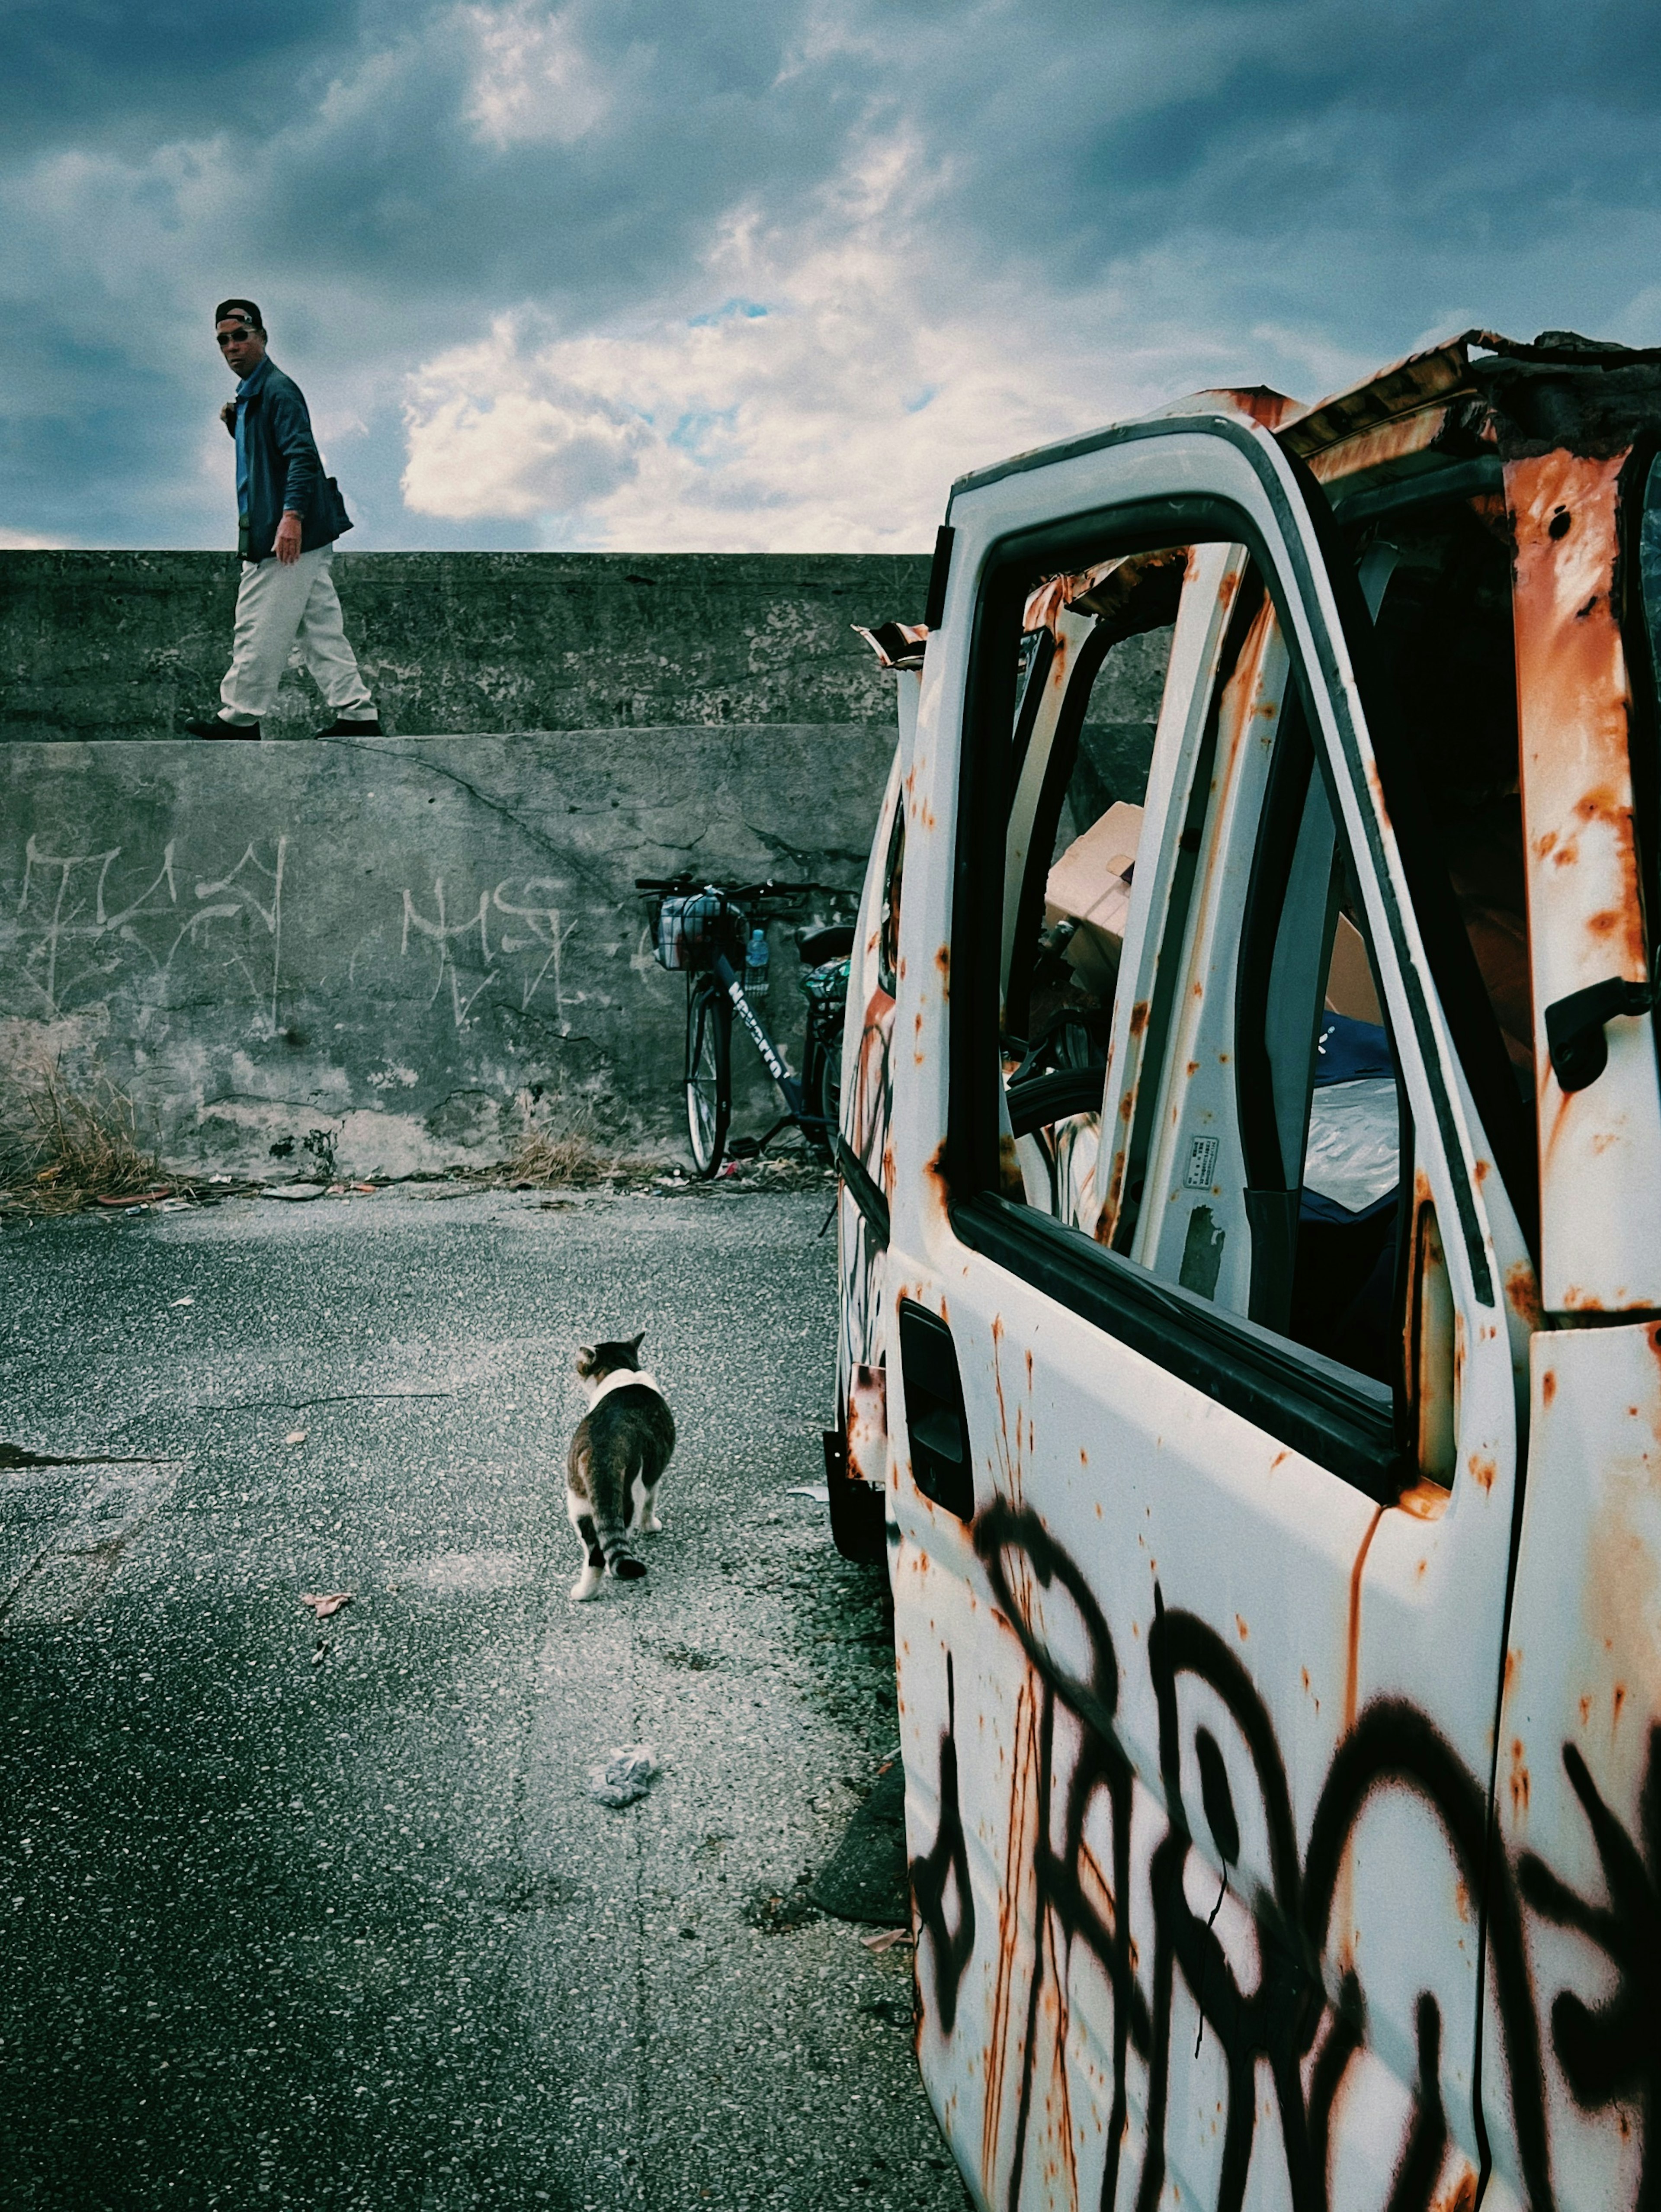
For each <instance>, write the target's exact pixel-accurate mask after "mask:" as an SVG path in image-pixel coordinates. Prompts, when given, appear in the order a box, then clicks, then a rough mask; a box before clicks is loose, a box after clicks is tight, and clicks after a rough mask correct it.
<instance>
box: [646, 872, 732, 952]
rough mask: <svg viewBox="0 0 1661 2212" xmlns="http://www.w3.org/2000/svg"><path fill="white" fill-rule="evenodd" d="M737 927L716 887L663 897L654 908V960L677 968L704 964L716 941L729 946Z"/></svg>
mask: <svg viewBox="0 0 1661 2212" xmlns="http://www.w3.org/2000/svg"><path fill="white" fill-rule="evenodd" d="M736 928H737V915H736V912H735V909H734V908H732V907H730V905H729V904H728V903H727V901H726V900H725V899H724V898H723V896H721V894H720V892H719V891H707V890H706V891H693V892H690V893H688V894H687V895H685V896H677V897H673V898H666V899H665V900H664V902H663V904H662V905H661V906H660V907H659V908H658V941H657V944H656V945H655V946H654V947H653V950H654V951H655V952H656V955H657V958H658V965H659V966H660V967H663V968H668V969H671V970H675V971H677V972H678V971H679V970H680V969H685V968H707V967H708V966H709V964H710V962H711V960H712V957H713V956H714V953H715V950H716V947H717V945H722V946H730V942H731V939H732V937H733V934H734V932H735V930H736Z"/></svg>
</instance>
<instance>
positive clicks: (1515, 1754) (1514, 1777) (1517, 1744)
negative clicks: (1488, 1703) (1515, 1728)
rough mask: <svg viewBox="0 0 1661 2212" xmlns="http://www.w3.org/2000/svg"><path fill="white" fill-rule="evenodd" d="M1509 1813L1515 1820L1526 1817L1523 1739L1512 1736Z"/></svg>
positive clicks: (1526, 1787)
mask: <svg viewBox="0 0 1661 2212" xmlns="http://www.w3.org/2000/svg"><path fill="white" fill-rule="evenodd" d="M1510 1779H1511V1814H1512V1820H1513V1821H1515V1822H1521V1821H1524V1820H1527V1818H1528V1762H1527V1760H1526V1759H1525V1756H1524V1752H1523V1739H1522V1738H1521V1736H1513V1737H1512V1741H1511V1778H1510Z"/></svg>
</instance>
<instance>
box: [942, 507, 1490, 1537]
mask: <svg viewBox="0 0 1661 2212" xmlns="http://www.w3.org/2000/svg"><path fill="white" fill-rule="evenodd" d="M1204 543H1213V544H1215V543H1222V544H1239V545H1241V546H1243V547H1244V548H1245V549H1246V552H1247V554H1248V555H1249V556H1250V558H1251V560H1252V564H1253V568H1254V569H1255V571H1256V574H1258V577H1259V578H1260V579H1261V583H1262V587H1263V589H1264V592H1265V593H1266V594H1267V596H1268V597H1269V598H1270V601H1271V602H1272V604H1273V605H1274V606H1275V608H1276V617H1277V620H1278V621H1279V623H1280V625H1281V629H1282V635H1283V636H1284V638H1285V641H1286V644H1287V648H1288V655H1289V659H1290V671H1289V675H1288V683H1289V684H1293V685H1295V686H1296V687H1297V688H1298V690H1299V691H1300V695H1301V699H1302V705H1303V710H1304V713H1305V715H1306V719H1307V721H1308V725H1309V728H1310V732H1311V737H1312V742H1313V744H1314V752H1315V758H1316V761H1317V763H1318V764H1319V766H1320V772H1321V773H1322V774H1323V775H1324V776H1325V775H1328V774H1330V764H1329V763H1325V758H1324V749H1323V748H1322V746H1321V744H1320V743H1319V741H1318V738H1317V737H1316V735H1315V732H1317V731H1318V727H1319V722H1318V717H1317V715H1316V713H1315V708H1314V702H1313V700H1312V697H1311V696H1309V677H1308V674H1307V671H1306V669H1305V667H1304V665H1303V658H1302V653H1301V650H1300V644H1299V641H1298V637H1297V633H1296V631H1295V629H1294V626H1293V624H1292V623H1291V622H1290V621H1289V619H1288V609H1287V605H1286V593H1287V590H1288V580H1287V578H1286V577H1285V576H1284V575H1283V574H1282V573H1281V572H1280V570H1279V568H1278V567H1277V565H1276V562H1275V561H1274V560H1273V559H1271V558H1270V555H1269V552H1268V550H1267V548H1266V547H1265V546H1264V543H1263V541H1262V538H1261V535H1260V533H1259V532H1258V530H1257V528H1256V526H1255V525H1254V524H1253V522H1252V520H1251V519H1250V518H1249V517H1248V516H1247V515H1246V513H1243V512H1242V511H1241V510H1240V508H1239V507H1236V506H1235V505H1234V503H1233V501H1228V500H1224V499H1222V498H1219V497H1214V496H1207V495H1198V496H1193V497H1184V498H1181V499H1163V500H1155V501H1143V502H1131V503H1126V504H1124V505H1116V506H1114V507H1108V508H1104V509H1099V510H1096V511H1094V512H1093V513H1084V514H1076V515H1073V516H1070V517H1067V518H1065V519H1064V520H1060V521H1057V522H1051V523H1046V524H1043V525H1040V526H1037V527H1035V528H1027V529H1022V530H1018V531H1015V532H1009V533H1006V534H1005V535H1004V536H1003V537H1002V538H998V539H997V541H995V542H994V544H992V545H991V547H990V548H989V549H988V550H987V553H986V556H985V561H984V562H983V564H982V568H981V571H980V574H979V579H978V587H977V592H976V599H975V607H974V616H973V627H972V633H971V644H970V657H969V669H968V678H967V687H966V692H965V701H964V716H963V757H962V763H961V780H960V804H959V819H958V843H957V849H956V852H955V856H954V859H955V867H954V884H955V896H954V902H953V925H952V951H951V974H952V977H953V984H954V987H953V990H952V994H951V998H950V1001H949V1070H950V1082H949V1102H948V1123H947V1136H946V1149H945V1165H946V1171H947V1182H948V1190H949V1200H948V1204H949V1218H950V1220H951V1224H952V1227H953V1230H954V1232H955V1235H956V1236H957V1237H958V1238H959V1240H960V1241H961V1243H964V1244H966V1245H967V1246H968V1247H969V1248H970V1249H972V1250H975V1251H978V1252H979V1253H981V1254H982V1255H983V1256H985V1258H987V1259H990V1260H991V1261H994V1262H996V1263H997V1264H998V1265H1000V1266H1003V1267H1008V1268H1009V1270H1010V1272H1011V1273H1015V1274H1017V1275H1019V1276H1021V1278H1022V1279H1025V1280H1027V1281H1028V1282H1029V1283H1031V1284H1032V1285H1033V1286H1034V1288H1036V1289H1038V1290H1040V1291H1042V1292H1043V1293H1045V1294H1046V1296H1049V1297H1054V1298H1055V1299H1056V1300H1057V1301H1058V1303H1059V1304H1063V1305H1064V1306H1066V1307H1067V1308H1069V1309H1070V1310H1071V1311H1073V1312H1075V1313H1076V1314H1078V1315H1079V1316H1080V1317H1081V1318H1082V1319H1083V1320H1086V1321H1088V1322H1092V1323H1093V1324H1094V1325H1095V1326H1096V1327H1099V1328H1102V1329H1104V1330H1105V1331H1106V1333H1107V1334H1110V1335H1112V1336H1113V1337H1114V1338H1115V1339H1117V1340H1118V1341H1120V1342H1122V1343H1125V1344H1126V1345H1127V1346H1130V1347H1131V1348H1132V1349H1134V1350H1136V1351H1137V1352H1142V1353H1143V1354H1144V1355H1145V1356H1147V1357H1149V1358H1152V1359H1154V1360H1155V1362H1156V1363H1157V1364H1159V1365H1160V1366H1161V1367H1163V1368H1164V1369H1165V1370H1167V1372H1169V1373H1171V1374H1173V1375H1174V1376H1177V1377H1178V1378H1179V1379H1180V1380H1182V1381H1184V1382H1186V1383H1190V1384H1191V1386H1192V1387H1194V1388H1196V1389H1198V1390H1200V1391H1201V1392H1202V1393H1203V1395H1206V1396H1207V1397H1209V1398H1212V1399H1214V1400H1215V1401H1217V1402H1219V1403H1222V1404H1225V1405H1228V1406H1229V1407H1231V1408H1232V1409H1233V1410H1234V1411H1236V1412H1238V1413H1241V1414H1243V1415H1244V1416H1245V1417H1246V1419H1249V1420H1251V1421H1252V1422H1253V1423H1254V1425H1257V1426H1258V1428H1260V1429H1263V1430H1264V1431H1267V1432H1269V1433H1270V1434H1271V1435H1274V1436H1276V1437H1278V1438H1279V1439H1280V1440H1281V1441H1282V1442H1283V1443H1288V1444H1289V1445H1291V1446H1292V1447H1293V1448H1294V1449H1297V1450H1300V1451H1302V1452H1304V1453H1305V1454H1306V1455H1307V1456H1308V1457H1310V1458H1311V1459H1312V1460H1314V1461H1315V1462H1318V1464H1320V1465H1321V1466H1323V1467H1325V1468H1327V1469H1328V1470H1329V1471H1330V1472H1331V1473H1332V1474H1334V1475H1336V1476H1337V1477H1339V1478H1340V1479H1341V1480H1343V1481H1345V1482H1347V1483H1349V1484H1351V1485H1352V1486H1355V1487H1356V1488H1358V1489H1360V1490H1361V1491H1362V1492H1364V1493H1365V1494H1366V1495H1367V1496H1368V1497H1370V1498H1373V1499H1375V1500H1376V1501H1378V1502H1379V1503H1381V1504H1391V1503H1393V1502H1394V1501H1395V1499H1396V1498H1397V1497H1398V1496H1399V1494H1400V1492H1401V1491H1402V1489H1403V1486H1406V1485H1408V1484H1410V1483H1411V1482H1412V1481H1413V1480H1414V1479H1415V1468H1413V1466H1412V1464H1411V1462H1410V1461H1409V1458H1408V1457H1407V1455H1405V1454H1404V1453H1403V1449H1402V1443H1403V1436H1404V1433H1405V1428H1404V1408H1403V1404H1402V1402H1401V1401H1402V1398H1403V1390H1402V1387H1401V1384H1400V1383H1398V1384H1397V1387H1396V1388H1395V1389H1391V1388H1389V1387H1387V1386H1385V1385H1384V1384H1381V1383H1374V1382H1373V1381H1372V1380H1371V1379H1370V1378H1368V1377H1367V1376H1362V1375H1360V1374H1358V1373H1356V1372H1355V1370H1351V1369H1349V1368H1347V1367H1343V1366H1340V1365H1339V1364H1337V1363H1336V1362H1335V1361H1332V1360H1330V1359H1327V1358H1325V1357H1324V1356H1323V1355H1322V1354H1320V1353H1318V1352H1313V1351H1312V1350H1311V1349H1309V1348H1308V1347H1307V1346H1302V1345H1299V1344H1296V1343H1295V1342H1294V1341H1293V1340H1290V1339H1288V1338H1284V1337H1281V1336H1279V1335H1276V1334H1274V1333H1273V1332H1271V1331H1270V1330H1268V1329H1266V1328H1261V1327H1260V1326H1258V1324H1257V1323H1255V1322H1252V1321H1250V1320H1248V1319H1246V1317H1245V1316H1240V1315H1238V1314H1235V1313H1233V1312H1227V1311H1224V1310H1221V1309H1219V1308H1217V1307H1215V1306H1214V1305H1213V1304H1211V1303H1210V1302H1209V1300H1207V1299H1205V1298H1203V1297H1200V1296H1198V1295H1197V1293H1195V1292H1193V1291H1188V1290H1185V1289H1184V1288H1183V1287H1182V1286H1181V1285H1179V1284H1176V1283H1174V1282H1171V1281H1167V1279H1165V1278H1163V1277H1161V1276H1158V1275H1155V1274H1154V1273H1152V1272H1151V1271H1150V1270H1149V1269H1147V1268H1144V1267H1142V1266H1141V1265H1140V1264H1138V1263H1137V1262H1135V1261H1131V1260H1130V1259H1128V1258H1126V1257H1125V1256H1124V1255H1121V1254H1120V1253H1118V1252H1115V1251H1113V1250H1111V1249H1108V1248H1106V1247H1105V1246H1103V1245H1101V1244H1100V1243H1094V1242H1093V1241H1092V1240H1091V1239H1089V1238H1088V1237H1085V1236H1083V1235H1082V1234H1081V1233H1080V1232H1079V1231H1077V1230H1075V1229H1071V1228H1069V1227H1067V1226H1065V1225H1063V1224H1061V1223H1059V1222H1057V1221H1055V1220H1053V1219H1052V1218H1050V1217H1049V1216H1047V1215H1046V1214H1044V1213H1042V1212H1038V1211H1036V1210H1034V1209H1032V1208H1029V1207H1028V1206H1022V1205H1020V1204H1018V1203H1015V1202H1013V1201H1011V1200H1009V1199H1007V1198H1005V1197H1004V1196H1003V1194H1002V1192H1001V1188H1000V1174H999V1153H998V1139H999V1114H998V1096H997V1091H998V1070H999V1055H998V1053H997V1049H996V1047H997V1036H998V1012H999V1007H998V1001H999V997H1000V984H1001V974H1000V969H1001V959H1000V952H1001V929H1002V915H1001V913H1000V912H999V910H998V906H997V902H987V901H985V900H984V899H980V898H977V897H976V896H974V895H973V894H974V887H975V886H976V885H977V884H984V883H986V882H991V881H997V882H1000V883H1001V882H1002V880H1003V873H1002V869H1001V866H1000V865H999V864H1000V863H1001V860H1002V858H1003V842H1004V838H1005V836H1006V832H1007V819H1008V798H1009V793H1008V784H1007V769H1006V767H1005V763H1006V760H1007V750H1008V744H1009V735H1008V733H1009V728H1010V726H1011V723H1012V721H1013V719H1014V717H1015V711H1016V701H1015V657H1014V654H1013V653H1012V652H1011V651H1009V650H1006V649H1005V648H1008V647H1013V646H1015V644H1016V643H1017V642H1018V640H1019V636H1020V634H1021V611H1022V608H1023V607H1024V604H1025V597H1026V592H1027V590H1028V588H1029V586H1030V580H1031V577H1032V575H1033V574H1034V570H1035V569H1036V568H1049V569H1050V570H1052V572H1056V573H1059V572H1062V571H1064V570H1068V569H1071V568H1077V567H1078V566H1080V565H1081V562H1082V559H1084V558H1085V557H1087V556H1088V558H1089V559H1091V560H1098V561H1099V560H1103V559H1108V558H1112V556H1114V555H1115V554H1119V553H1125V554H1130V553H1137V552H1143V551H1146V550H1149V549H1150V548H1152V547H1155V546H1159V545H1167V546H1175V545H1190V546H1191V545H1195V544H1204ZM1219 689H1220V685H1219V686H1216V687H1214V694H1213V697H1212V699H1211V700H1210V702H1209V703H1208V713H1209V714H1215V712H1216V709H1217V696H1216V692H1217V690H1219ZM1208 781H1209V779H1208ZM1331 796H1332V798H1333V799H1334V802H1335V804H1334V817H1335V825H1336V828H1337V836H1338V848H1339V851H1340V853H1341V854H1343V855H1344V858H1345V862H1346V865H1347V866H1348V867H1349V869H1350V871H1351V872H1352V873H1355V872H1358V870H1359V866H1360V860H1359V856H1357V855H1355V854H1354V853H1352V852H1351V851H1350V850H1349V839H1348V836H1347V833H1346V830H1345V826H1344V822H1343V814H1342V811H1341V810H1340V809H1339V808H1338V807H1337V805H1336V796H1337V795H1336V793H1331ZM1367 858H1368V861H1369V864H1373V856H1372V855H1371V854H1369V855H1368V856H1367ZM1384 887H1385V891H1386V894H1387V895H1388V894H1389V892H1390V886H1389V884H1388V881H1387V879H1386V880H1385V886H1384ZM1185 919H1186V917H1185V914H1178V913H1176V912H1175V911H1174V908H1173V911H1171V912H1169V913H1167V915H1166V916H1165V917H1163V918H1162V920H1161V925H1160V926H1161V928H1162V929H1163V930H1174V931H1175V932H1176V933H1177V934H1178V938H1179V940H1180V936H1181V933H1182V931H1183V930H1184V928H1185ZM1161 964H1162V966H1163V965H1164V964H1165V963H1161ZM1152 1027H1153V1024H1152V1023H1151V1021H1150V1030H1151V1029H1152ZM1165 1049H1166V1041H1165V1040H1164V1039H1163V1038H1162V1037H1157V1036H1152V1035H1150V1036H1149V1044H1148V1054H1147V1058H1146V1061H1145V1066H1146V1068H1147V1078H1146V1080H1147V1083H1148V1084H1149V1085H1151V1086H1152V1087H1153V1088H1154V1089H1157V1088H1158V1087H1160V1085H1161V1084H1162V1079H1163V1074H1164V1056H1165ZM1430 1076H1431V1083H1432V1088H1433V1092H1434V1091H1436V1089H1437V1079H1436V1072H1435V1070H1434V1067H1433V1068H1432V1070H1431V1071H1430ZM1139 1103H1142V1102H1139ZM1439 1103H1440V1100H1439ZM1405 1157H1406V1156H1404V1158H1405ZM1456 1158H1457V1155H1456ZM1473 1207H1474V1200H1473ZM1474 1225H1475V1224H1474V1214H1473V1221H1472V1224H1471V1226H1472V1227H1473V1228H1474Z"/></svg>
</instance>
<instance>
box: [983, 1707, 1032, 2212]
mask: <svg viewBox="0 0 1661 2212" xmlns="http://www.w3.org/2000/svg"><path fill="white" fill-rule="evenodd" d="M1037 1704H1038V1684H1037V1680H1036V1678H1035V1676H1034V1674H1033V1672H1032V1670H1031V1668H1028V1672H1027V1679H1026V1680H1025V1681H1023V1682H1022V1684H1021V1691H1020V1694H1019V1696H1018V1697H1017V1699H1016V1700H1015V1745H1014V1749H1013V1754H1012V1756H1011V1759H1010V1762H1009V1835H1008V1840H1007V1843H1006V1846H1005V1851H1004V1866H1003V1881H1001V1882H1000V1883H999V1884H998V1890H997V1979H996V1981H995V1983H994V1984H993V1989H992V2014H991V2028H990V2033H989V2034H988V2037H987V2042H986V2052H985V2068H984V2071H985V2083H986V2101H985V2108H984V2110H983V2112H982V2115H981V2130H980V2171H981V2173H982V2175H983V2177H984V2178H985V2187H986V2192H987V2194H988V2196H989V2197H990V2195H991V2192H992V2186H993V2178H994V2176H995V2174H996V2172H997V2139H998V2136H999V2135H1000V2134H1001V2133H1002V2130H1003V2077H1004V2069H1005V2066H1006V2064H1007V2063H1008V2057H1009V2008H1010V2002H1011V1999H1012V1996H1013V1993H1014V1987H1015V1953H1016V1950H1017V1948H1018V1947H1019V1944H1020V1940H1021V1891H1022V1889H1023V1887H1025V1883H1026V1871H1027V1863H1028V1859H1029V1858H1030V1857H1031V1851H1030V1849H1029V1847H1028V1838H1027V1828H1028V1818H1029V1815H1030V1814H1031V1813H1032V1811H1033V1809H1034V1808H1035V1806H1036V1803H1037V1797H1038V1789H1037V1784H1038V1769H1037V1759H1036V1752H1037V1737H1038V1716H1037Z"/></svg>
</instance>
